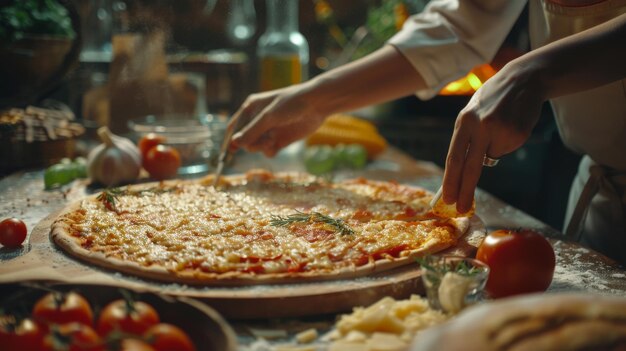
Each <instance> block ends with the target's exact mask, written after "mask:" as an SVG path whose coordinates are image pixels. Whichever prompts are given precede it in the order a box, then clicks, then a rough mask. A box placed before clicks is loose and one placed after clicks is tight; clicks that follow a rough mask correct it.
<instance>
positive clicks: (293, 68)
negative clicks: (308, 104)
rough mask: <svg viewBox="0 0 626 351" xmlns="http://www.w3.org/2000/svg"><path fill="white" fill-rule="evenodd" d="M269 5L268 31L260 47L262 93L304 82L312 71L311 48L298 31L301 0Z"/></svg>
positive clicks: (270, 0) (271, 0) (278, 0)
mask: <svg viewBox="0 0 626 351" xmlns="http://www.w3.org/2000/svg"><path fill="white" fill-rule="evenodd" d="M266 4H267V8H266V11H267V29H266V30H265V32H264V33H263V35H261V37H260V38H259V41H258V43H257V57H258V60H259V89H260V90H261V91H267V90H272V89H278V88H282V87H285V86H289V85H292V84H295V83H299V82H302V81H304V80H306V79H307V78H308V67H309V45H308V43H307V40H306V38H305V37H304V36H303V35H302V34H301V33H300V32H299V31H298V0H266Z"/></svg>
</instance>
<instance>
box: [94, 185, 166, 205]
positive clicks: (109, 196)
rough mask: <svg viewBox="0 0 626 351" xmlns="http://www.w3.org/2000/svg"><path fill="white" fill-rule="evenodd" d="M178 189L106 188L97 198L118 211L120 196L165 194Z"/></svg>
mask: <svg viewBox="0 0 626 351" xmlns="http://www.w3.org/2000/svg"><path fill="white" fill-rule="evenodd" d="M175 189H176V187H169V188H164V187H157V186H155V187H151V188H146V189H140V190H131V189H128V188H107V189H104V190H103V191H102V192H101V193H100V194H99V195H98V197H96V199H97V200H98V201H100V202H102V203H103V204H104V206H105V207H106V208H107V209H109V210H111V211H117V200H118V198H119V197H120V196H144V195H147V194H163V193H169V192H172V191H174V190H175Z"/></svg>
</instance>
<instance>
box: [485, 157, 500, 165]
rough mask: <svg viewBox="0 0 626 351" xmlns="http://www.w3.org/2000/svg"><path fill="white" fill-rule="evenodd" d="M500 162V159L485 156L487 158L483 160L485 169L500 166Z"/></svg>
mask: <svg viewBox="0 0 626 351" xmlns="http://www.w3.org/2000/svg"><path fill="white" fill-rule="evenodd" d="M498 162H500V159H499V158H492V157H489V156H487V155H486V154H485V157H484V158H483V166H485V167H495V166H497V165H498Z"/></svg>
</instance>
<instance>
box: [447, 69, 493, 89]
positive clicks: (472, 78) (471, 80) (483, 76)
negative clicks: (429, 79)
mask: <svg viewBox="0 0 626 351" xmlns="http://www.w3.org/2000/svg"><path fill="white" fill-rule="evenodd" d="M495 74H496V70H495V69H494V68H493V67H492V66H491V65H489V64H484V65H480V66H476V67H475V68H474V69H472V70H471V71H470V73H468V74H467V75H466V76H465V77H463V78H461V79H458V80H455V81H454V82H451V83H448V85H446V86H445V87H444V88H443V89H441V91H440V92H439V95H472V94H474V93H475V92H476V90H478V88H480V87H481V86H482V85H483V84H484V83H485V82H486V81H487V79H489V78H491V77H493V75H495Z"/></svg>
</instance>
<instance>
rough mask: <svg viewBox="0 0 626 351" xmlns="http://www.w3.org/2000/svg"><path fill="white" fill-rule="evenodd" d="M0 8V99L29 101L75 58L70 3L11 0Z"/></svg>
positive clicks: (12, 101)
mask: <svg viewBox="0 0 626 351" xmlns="http://www.w3.org/2000/svg"><path fill="white" fill-rule="evenodd" d="M4 2H5V3H8V4H6V5H3V6H2V7H0V76H2V77H3V79H2V80H0V102H3V104H5V105H7V104H9V105H15V104H19V103H27V102H31V101H28V100H32V99H34V98H37V97H39V95H41V94H42V93H44V92H46V91H47V90H49V89H50V88H51V86H52V85H53V84H54V83H57V82H58V81H60V80H61V78H62V77H63V75H64V74H65V73H66V72H67V70H68V69H69V68H70V66H71V65H72V63H73V62H74V61H75V60H76V59H77V53H78V46H79V41H78V40H77V32H76V31H75V30H74V28H79V27H78V26H77V22H78V19H77V16H74V15H73V14H75V11H74V9H73V7H71V3H70V2H69V1H68V2H65V1H58V0H19V1H18V0H13V1H4Z"/></svg>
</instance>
